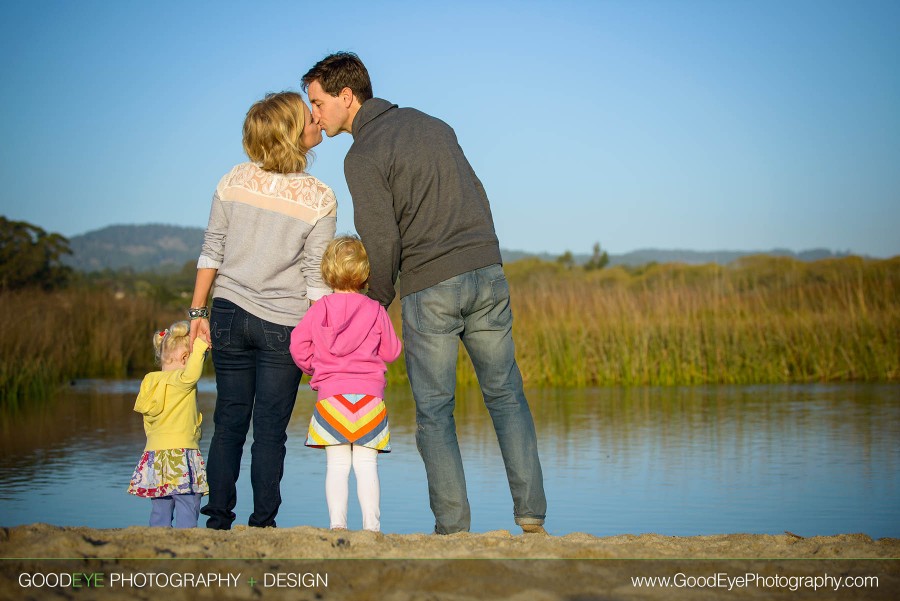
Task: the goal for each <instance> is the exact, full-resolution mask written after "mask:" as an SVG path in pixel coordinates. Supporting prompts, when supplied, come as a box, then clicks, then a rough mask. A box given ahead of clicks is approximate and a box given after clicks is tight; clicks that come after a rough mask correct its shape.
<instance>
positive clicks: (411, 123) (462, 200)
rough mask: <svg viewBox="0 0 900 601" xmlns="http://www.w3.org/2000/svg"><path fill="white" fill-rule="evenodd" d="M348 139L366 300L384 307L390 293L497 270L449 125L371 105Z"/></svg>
mask: <svg viewBox="0 0 900 601" xmlns="http://www.w3.org/2000/svg"><path fill="white" fill-rule="evenodd" d="M352 134H353V145H352V146H351V147H350V150H349V151H348V152H347V158H346V159H345V160H344V175H345V176H346V178H347V186H348V188H349V189H350V195H351V196H352V197H353V212H354V223H355V225H356V231H357V232H359V235H360V238H362V241H363V244H364V245H365V247H366V251H367V252H368V254H369V262H370V264H371V275H370V278H369V296H370V297H372V298H374V299H375V300H377V301H378V302H380V303H381V304H383V305H385V306H387V305H389V304H390V303H391V301H392V300H393V299H394V296H395V295H396V294H397V292H399V294H400V297H401V298H402V297H403V296H406V295H407V294H410V293H412V292H418V291H420V290H424V289H425V288H428V287H430V286H433V285H435V284H437V283H439V282H442V281H444V280H446V279H448V278H451V277H453V276H455V275H459V274H461V273H465V272H467V271H472V270H473V269H478V268H481V267H486V266H488V265H493V264H495V263H500V262H501V258H500V243H499V242H498V240H497V235H496V233H495V232H494V222H493V219H492V217H491V207H490V204H489V202H488V198H487V194H486V193H485V191H484V187H483V186H482V185H481V182H480V181H479V180H478V177H477V176H476V175H475V172H474V171H473V170H472V167H471V165H469V162H468V161H467V160H466V157H465V155H464V154H463V151H462V149H461V148H460V146H459V142H458V141H457V139H456V134H455V133H454V132H453V129H452V128H450V126H449V125H447V124H446V123H444V122H443V121H441V120H440V119H436V118H434V117H431V116H429V115H426V114H425V113H423V112H421V111H417V110H416V109H412V108H398V107H397V105H396V104H391V103H390V102H388V101H386V100H382V99H381V98H372V99H370V100H367V101H366V102H364V103H363V105H362V107H361V108H360V109H359V112H358V113H357V114H356V117H355V118H354V120H353V126H352ZM398 275H399V283H398V281H397V280H398ZM395 284H397V290H396V291H395V288H394V286H395Z"/></svg>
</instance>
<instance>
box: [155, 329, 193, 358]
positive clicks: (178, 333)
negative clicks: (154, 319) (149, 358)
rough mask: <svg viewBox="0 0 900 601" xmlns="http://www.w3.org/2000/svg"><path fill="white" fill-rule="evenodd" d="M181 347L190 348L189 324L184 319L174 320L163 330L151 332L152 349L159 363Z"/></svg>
mask: <svg viewBox="0 0 900 601" xmlns="http://www.w3.org/2000/svg"><path fill="white" fill-rule="evenodd" d="M182 347H185V348H187V349H188V350H191V324H189V323H188V322H186V321H176V322H175V323H173V324H172V325H170V326H169V327H168V328H166V329H165V330H162V331H159V332H154V333H153V351H154V352H155V353H156V362H157V363H159V364H162V362H163V360H164V359H166V358H167V357H168V356H169V354H170V353H171V352H172V351H175V350H178V349H180V348H182Z"/></svg>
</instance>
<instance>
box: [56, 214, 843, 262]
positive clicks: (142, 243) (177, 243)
mask: <svg viewBox="0 0 900 601" xmlns="http://www.w3.org/2000/svg"><path fill="white" fill-rule="evenodd" d="M69 242H70V243H71V247H72V251H73V252H74V255H73V256H71V257H67V258H66V263H67V264H68V265H71V266H72V267H73V268H75V269H77V270H79V271H102V270H104V269H111V270H113V271H115V270H119V269H125V268H129V269H132V270H133V271H136V272H140V271H155V272H158V273H168V272H173V271H178V270H180V269H181V268H182V267H183V266H184V264H185V263H187V262H193V261H196V260H197V256H198V255H199V254H200V246H201V245H202V244H203V228H198V227H180V226H177V225H163V224H148V225H112V226H109V227H105V228H103V229H99V230H95V231H92V232H88V233H86V234H81V235H79V236H73V237H71V238H69ZM501 254H502V255H503V261H504V262H506V263H511V262H513V261H517V260H519V259H524V258H526V257H536V258H539V259H542V260H544V261H555V260H556V258H557V255H551V254H549V253H530V252H526V251H520V250H505V249H504V250H501ZM759 254H766V255H773V256H784V257H793V258H795V259H798V260H801V261H816V260H818V259H827V258H833V257H844V256H847V255H848V254H850V253H834V252H832V251H830V250H827V249H813V250H806V251H802V252H799V253H796V252H793V251H790V250H785V249H773V250H768V251H725V250H723V251H714V252H702V251H693V250H657V249H642V250H635V251H632V252H629V253H625V254H622V255H609V264H610V265H645V264H647V263H653V262H655V263H673V262H677V263H689V264H702V263H721V264H725V263H730V262H732V261H734V260H736V259H739V258H740V257H745V256H747V255H759ZM589 258H590V255H589V254H587V253H585V254H577V255H574V256H573V259H574V260H575V263H577V264H582V263H585V262H586V261H587V260H588V259H589Z"/></svg>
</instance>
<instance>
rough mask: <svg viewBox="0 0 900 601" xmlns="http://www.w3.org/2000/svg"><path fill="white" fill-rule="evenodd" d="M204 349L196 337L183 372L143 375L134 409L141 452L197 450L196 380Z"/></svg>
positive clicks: (204, 346)
mask: <svg viewBox="0 0 900 601" xmlns="http://www.w3.org/2000/svg"><path fill="white" fill-rule="evenodd" d="M208 348H209V345H207V344H206V342H204V341H203V340H202V339H200V338H197V339H196V340H195V341H194V349H193V351H192V352H191V355H190V357H188V360H187V364H186V365H185V366H184V369H175V370H172V371H152V372H150V373H149V374H147V375H146V376H144V381H143V382H141V391H140V393H138V397H137V401H135V403H134V410H135V411H137V412H138V413H140V414H142V415H143V416H144V432H146V434H147V446H146V447H144V450H145V451H160V450H163V449H199V448H200V423H201V422H202V421H203V414H202V413H200V410H199V409H198V408H197V380H199V379H200V375H201V373H202V372H203V360H204V358H205V356H206V355H205V353H206V349H208Z"/></svg>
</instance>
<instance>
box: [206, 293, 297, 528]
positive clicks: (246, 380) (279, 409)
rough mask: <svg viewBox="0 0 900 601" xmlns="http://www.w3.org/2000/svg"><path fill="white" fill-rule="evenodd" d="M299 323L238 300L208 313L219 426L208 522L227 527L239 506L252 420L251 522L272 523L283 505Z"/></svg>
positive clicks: (217, 302)
mask: <svg viewBox="0 0 900 601" xmlns="http://www.w3.org/2000/svg"><path fill="white" fill-rule="evenodd" d="M292 330H293V328H290V327H287V326H283V325H279V324H275V323H271V322H268V321H265V320H262V319H260V318H258V317H255V316H254V315H252V314H250V313H248V312H247V311H245V310H244V309H242V308H240V307H239V306H237V305H236V304H234V303H232V302H230V301H227V300H224V299H220V298H217V299H214V300H213V305H212V314H211V315H210V337H211V338H212V358H213V364H214V365H215V367H216V390H217V396H216V411H215V414H214V417H213V419H214V421H215V424H216V431H215V433H214V434H213V437H212V442H211V443H210V447H209V457H208V460H207V462H206V475H207V478H208V481H209V502H208V503H207V504H206V506H205V507H204V508H203V509H202V513H203V514H204V515H207V516H209V519H208V520H207V521H206V527H207V528H215V529H218V530H228V529H229V528H231V524H232V522H234V519H235V517H236V516H235V514H234V511H233V509H234V507H235V505H236V504H237V488H236V486H235V483H236V482H237V479H238V476H239V475H240V470H241V455H242V454H243V451H244V441H246V439H247V431H248V430H249V428H250V421H251V419H252V420H253V445H252V446H251V447H250V454H251V459H250V484H251V485H252V487H253V513H252V514H251V515H250V519H249V521H248V523H249V524H250V526H259V527H267V526H269V527H274V526H275V515H276V514H277V513H278V508H279V506H280V505H281V477H282V475H283V474H284V456H285V452H286V450H285V442H286V441H287V426H288V422H289V421H290V419H291V411H293V409H294V401H295V400H296V398H297V388H298V387H299V386H300V377H301V375H302V372H301V371H300V368H298V367H297V366H296V365H295V364H294V360H293V359H292V358H291V355H290V350H289V345H290V342H291V331H292Z"/></svg>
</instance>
